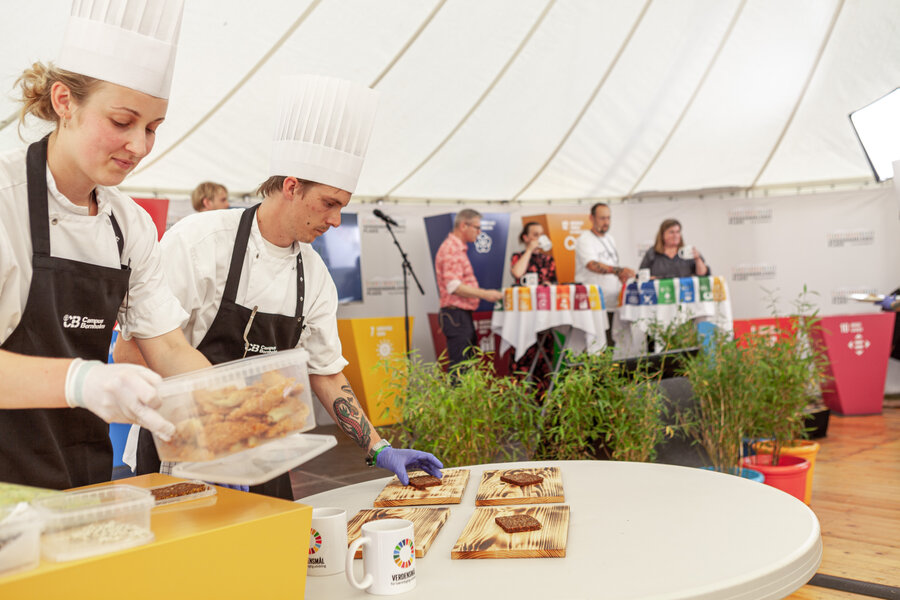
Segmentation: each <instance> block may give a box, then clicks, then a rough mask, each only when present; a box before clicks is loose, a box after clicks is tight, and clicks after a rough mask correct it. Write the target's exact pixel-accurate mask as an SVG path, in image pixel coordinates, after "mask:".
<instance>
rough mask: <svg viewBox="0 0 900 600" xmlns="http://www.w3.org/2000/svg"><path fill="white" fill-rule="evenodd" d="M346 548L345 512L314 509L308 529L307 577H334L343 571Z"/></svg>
mask: <svg viewBox="0 0 900 600" xmlns="http://www.w3.org/2000/svg"><path fill="white" fill-rule="evenodd" d="M346 548H347V511H346V510H344V509H343V508H314V509H313V514H312V525H311V527H310V529H309V557H308V559H307V561H306V574H307V575H313V576H317V575H334V574H336V573H340V572H342V571H343V570H344V552H345V550H346Z"/></svg>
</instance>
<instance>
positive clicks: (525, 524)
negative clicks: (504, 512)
mask: <svg viewBox="0 0 900 600" xmlns="http://www.w3.org/2000/svg"><path fill="white" fill-rule="evenodd" d="M494 522H495V523H497V525H499V526H500V527H502V528H503V531H505V532H506V533H521V532H523V531H537V530H538V529H540V528H541V522H540V521H538V520H537V519H535V518H534V517H532V516H531V515H508V516H505V517H495V518H494Z"/></svg>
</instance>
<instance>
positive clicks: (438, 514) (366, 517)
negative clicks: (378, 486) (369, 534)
mask: <svg viewBox="0 0 900 600" xmlns="http://www.w3.org/2000/svg"><path fill="white" fill-rule="evenodd" d="M448 516H450V509H449V508H446V507H443V508H426V507H412V506H395V507H392V508H366V509H363V510H361V511H359V512H358V513H356V515H355V516H354V517H353V518H352V519H350V522H349V523H347V541H348V542H352V541H353V540H355V539H356V538H358V537H359V534H360V532H361V528H362V526H363V524H364V523H368V522H369V521H378V520H380V519H407V520H409V521H412V523H413V533H414V535H415V542H416V558H422V557H423V556H425V553H426V552H428V548H430V547H431V542H433V541H434V538H435V536H437V534H438V532H439V531H440V530H441V527H443V526H444V523H446V522H447V517H448ZM356 558H362V550H361V549H360V550H357V551H356Z"/></svg>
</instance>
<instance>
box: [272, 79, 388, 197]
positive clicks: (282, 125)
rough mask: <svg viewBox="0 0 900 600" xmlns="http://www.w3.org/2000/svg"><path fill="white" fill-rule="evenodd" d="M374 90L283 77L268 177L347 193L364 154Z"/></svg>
mask: <svg viewBox="0 0 900 600" xmlns="http://www.w3.org/2000/svg"><path fill="white" fill-rule="evenodd" d="M377 103H378V92H376V91H375V90H372V89H370V88H367V87H365V86H364V85H361V84H358V83H354V82H352V81H345V80H343V79H335V78H334V77H324V76H321V75H297V76H291V77H284V78H282V80H281V89H280V93H279V99H278V121H277V123H276V127H275V136H274V141H273V144H272V158H271V160H270V161H269V176H284V177H297V178H299V179H306V180H308V181H315V182H316V183H324V184H325V185H330V186H333V187H336V188H338V189H341V190H344V191H347V192H350V193H351V194H352V193H353V192H355V191H356V183H357V181H358V180H359V173H360V171H361V170H362V165H363V161H364V160H365V158H366V149H367V148H368V146H369V137H370V135H371V133H372V126H373V125H374V123H375V108H376V105H377Z"/></svg>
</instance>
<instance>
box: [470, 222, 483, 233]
mask: <svg viewBox="0 0 900 600" xmlns="http://www.w3.org/2000/svg"><path fill="white" fill-rule="evenodd" d="M466 225H468V226H469V227H471V228H472V229H475V230H476V231H481V225H474V224H472V223H466Z"/></svg>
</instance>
